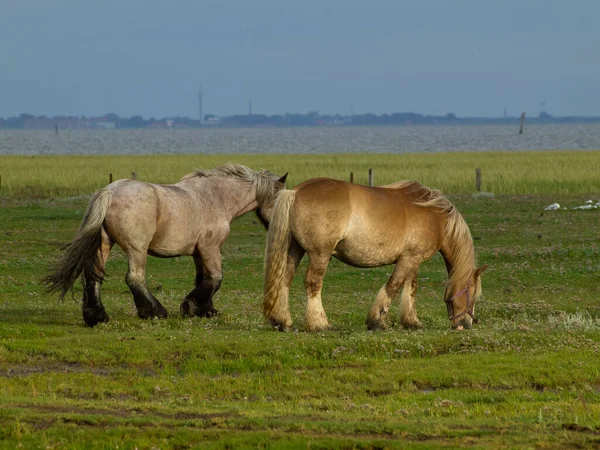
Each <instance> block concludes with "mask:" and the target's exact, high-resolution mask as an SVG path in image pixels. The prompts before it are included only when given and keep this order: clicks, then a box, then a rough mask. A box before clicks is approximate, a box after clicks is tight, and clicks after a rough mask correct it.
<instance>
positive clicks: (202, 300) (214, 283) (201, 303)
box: [179, 248, 223, 317]
mask: <svg viewBox="0 0 600 450" xmlns="http://www.w3.org/2000/svg"><path fill="white" fill-rule="evenodd" d="M194 264H195V265H196V287H195V288H194V290H193V291H192V292H190V293H189V294H188V295H187V296H186V297H185V299H184V300H183V302H182V303H181V306H180V308H179V310H180V312H181V315H182V316H183V317H186V316H198V317H212V316H214V315H216V314H218V313H219V312H218V311H217V310H216V309H215V307H214V306H213V296H214V295H215V294H216V292H217V291H218V290H219V288H220V287H221V283H222V281H223V274H222V271H221V250H220V249H219V248H216V249H213V250H212V251H210V252H207V251H206V250H205V251H203V252H202V254H201V255H199V256H194Z"/></svg>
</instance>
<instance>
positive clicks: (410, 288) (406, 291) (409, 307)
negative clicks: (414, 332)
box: [400, 270, 423, 329]
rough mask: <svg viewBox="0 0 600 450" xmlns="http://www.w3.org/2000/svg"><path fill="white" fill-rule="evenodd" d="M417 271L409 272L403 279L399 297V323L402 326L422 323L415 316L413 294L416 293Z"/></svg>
mask: <svg viewBox="0 0 600 450" xmlns="http://www.w3.org/2000/svg"><path fill="white" fill-rule="evenodd" d="M417 278H418V276H417V271H416V270H415V271H413V272H411V273H409V275H408V276H407V277H406V279H405V280H404V287H403V288H402V296H401V297H400V323H401V324H402V326H403V327H404V328H415V329H417V328H421V327H423V324H422V323H421V321H420V320H419V319H418V318H417V311H416V309H415V294H416V293H417V284H418V283H417Z"/></svg>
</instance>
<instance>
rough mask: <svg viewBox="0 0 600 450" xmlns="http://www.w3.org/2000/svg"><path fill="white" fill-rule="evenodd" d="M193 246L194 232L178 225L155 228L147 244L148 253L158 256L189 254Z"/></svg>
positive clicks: (194, 245) (169, 256)
mask: <svg viewBox="0 0 600 450" xmlns="http://www.w3.org/2000/svg"><path fill="white" fill-rule="evenodd" d="M195 248H196V239H195V235H194V233H192V232H190V231H189V230H184V229H181V228H180V227H164V228H163V229H159V230H156V233H155V234H154V236H153V237H152V241H151V242H150V245H149V246H148V254H149V255H152V256H157V257H160V258H171V257H174V256H190V255H192V254H193V253H194V251H195Z"/></svg>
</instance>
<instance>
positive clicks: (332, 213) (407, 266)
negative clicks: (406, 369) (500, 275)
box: [263, 178, 487, 331]
mask: <svg viewBox="0 0 600 450" xmlns="http://www.w3.org/2000/svg"><path fill="white" fill-rule="evenodd" d="M437 251H439V252H440V253H441V254H442V256H443V258H444V261H445V263H446V269H447V271H448V274H449V278H448V282H447V284H446V291H445V294H444V300H445V302H446V305H447V309H448V317H449V318H450V321H451V322H452V327H453V328H455V329H463V328H470V327H471V326H472V323H473V322H476V319H475V316H474V307H475V302H476V300H477V299H478V297H479V296H480V295H481V279H480V275H481V273H482V272H483V271H484V270H485V269H486V267H487V266H483V267H480V268H476V265H475V264H476V262H475V252H474V249H473V240H472V238H471V233H470V231H469V228H468V227H467V224H466V223H465V221H464V219H463V218H462V216H461V215H460V213H459V212H458V211H457V210H456V208H455V207H454V206H453V205H452V204H451V203H450V202H449V201H448V200H447V199H446V198H445V197H444V196H442V195H441V194H440V193H439V192H438V191H436V190H433V189H429V188H427V187H425V186H423V185H421V184H420V183H417V182H415V181H399V182H396V183H393V184H390V185H387V186H382V187H370V186H361V185H357V184H350V183H346V182H344V181H338V180H332V179H328V178H314V179H311V180H307V181H305V182H304V183H302V184H300V185H299V186H297V187H296V188H294V189H293V190H282V191H280V192H279V194H278V197H277V200H276V202H275V207H274V211H273V214H272V217H271V222H270V227H269V230H268V234H267V248H266V253H265V283H264V298H263V312H264V315H265V317H266V318H267V319H268V320H269V321H270V322H271V323H272V324H273V326H274V327H276V328H278V329H280V330H282V331H285V330H288V329H290V328H291V326H292V318H291V315H290V311H289V305H288V296H289V289H290V285H291V282H292V279H293V277H294V274H295V272H296V270H297V268H298V265H299V264H300V261H301V260H302V257H303V256H304V254H305V253H307V254H308V258H309V263H308V270H307V272H306V277H305V279H304V287H305V289H306V294H307V296H308V301H307V305H306V315H305V319H304V326H305V328H306V329H307V330H309V331H318V330H323V329H326V328H328V326H329V324H328V321H327V316H326V315H325V311H324V309H323V305H322V303H321V288H322V285H323V277H324V276H325V271H326V270H327V265H328V264H329V261H330V259H331V256H334V257H336V258H337V259H339V260H340V261H343V262H344V263H346V264H349V265H352V266H355V267H365V268H367V267H379V266H383V265H389V264H395V265H396V267H395V269H394V271H393V273H392V276H391V277H390V278H389V280H388V281H387V283H386V284H385V285H384V286H383V287H382V288H381V289H380V290H379V293H378V294H377V297H376V299H375V303H373V306H372V307H371V309H370V311H369V313H368V316H367V326H368V327H369V329H376V328H383V329H385V328H387V323H386V322H387V320H386V318H387V314H388V310H389V308H390V305H391V303H392V300H393V299H394V297H395V296H396V294H397V293H398V291H399V290H400V288H402V296H401V305H400V322H401V324H402V325H403V326H405V327H408V328H419V327H421V322H420V321H419V319H418V318H417V313H416V310H415V306H414V303H415V292H416V290H417V272H418V269H419V266H420V265H421V263H422V262H423V261H425V260H427V259H429V258H431V256H433V255H434V254H435V252H437Z"/></svg>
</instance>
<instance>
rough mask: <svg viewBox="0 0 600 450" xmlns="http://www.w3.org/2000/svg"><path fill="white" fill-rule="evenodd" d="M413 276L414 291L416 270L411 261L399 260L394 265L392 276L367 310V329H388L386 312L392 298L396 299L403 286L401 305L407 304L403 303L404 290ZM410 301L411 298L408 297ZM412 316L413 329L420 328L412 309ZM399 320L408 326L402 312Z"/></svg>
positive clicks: (405, 291) (406, 292) (405, 293)
mask: <svg viewBox="0 0 600 450" xmlns="http://www.w3.org/2000/svg"><path fill="white" fill-rule="evenodd" d="M413 274H414V279H415V289H416V269H415V266H414V263H413V261H411V260H406V259H403V260H400V261H398V263H397V264H396V267H395V268H394V272H393V273H392V276H391V277H390V278H389V280H388V281H387V283H385V284H384V285H383V286H382V287H381V289H379V292H378V293H377V297H376V298H375V302H374V303H373V306H371V309H370V310H369V314H368V315H367V327H368V328H369V330H375V329H383V330H385V329H386V328H388V324H387V317H388V312H389V309H390V305H391V304H392V301H393V300H394V298H395V297H396V295H397V294H398V291H399V290H400V288H401V287H402V286H403V285H404V286H405V289H404V290H403V291H402V298H401V301H402V303H401V304H402V305H406V304H407V302H406V301H405V295H407V294H408V291H407V289H406V286H407V282H409V281H410V279H412V278H411V277H412V276H413ZM410 298H411V299H412V297H410ZM409 306H410V307H412V304H410V305H409ZM403 307H404V306H401V308H403ZM412 314H413V315H414V320H413V322H414V321H416V322H414V324H415V327H416V326H417V323H418V325H419V326H420V322H419V321H418V319H417V318H416V313H414V308H413V312H412ZM411 319H412V317H411ZM400 320H401V322H402V323H403V325H404V326H408V325H407V322H405V321H404V317H403V315H402V312H401V314H400Z"/></svg>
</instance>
